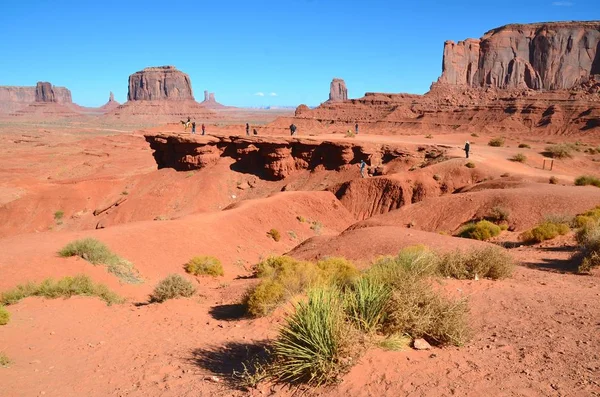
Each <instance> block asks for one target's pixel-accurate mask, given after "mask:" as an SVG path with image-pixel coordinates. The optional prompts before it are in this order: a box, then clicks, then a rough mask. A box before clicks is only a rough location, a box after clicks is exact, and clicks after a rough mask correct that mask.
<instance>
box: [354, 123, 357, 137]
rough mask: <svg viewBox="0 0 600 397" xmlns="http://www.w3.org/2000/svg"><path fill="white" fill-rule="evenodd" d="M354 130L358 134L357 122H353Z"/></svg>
mask: <svg viewBox="0 0 600 397" xmlns="http://www.w3.org/2000/svg"><path fill="white" fill-rule="evenodd" d="M354 132H355V133H356V135H358V123H356V124H354Z"/></svg>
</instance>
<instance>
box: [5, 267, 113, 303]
mask: <svg viewBox="0 0 600 397" xmlns="http://www.w3.org/2000/svg"><path fill="white" fill-rule="evenodd" d="M74 295H83V296H97V297H99V298H100V299H102V300H103V301H104V302H106V303H107V304H108V305H112V304H114V303H121V302H123V299H122V298H120V297H119V296H118V295H117V294H115V293H114V292H112V291H110V290H109V289H108V287H107V286H105V285H103V284H94V282H93V281H92V280H91V279H90V278H89V277H88V276H86V275H83V274H79V275H76V276H73V277H64V278H62V279H60V280H58V281H55V280H53V279H51V278H49V279H46V280H44V281H42V282H41V283H40V284H35V283H27V284H23V285H17V287H15V288H14V289H12V290H10V291H5V292H3V293H2V294H0V304H1V305H12V304H15V303H17V302H18V301H20V300H21V299H24V298H27V297H29V296H43V297H45V298H50V299H55V298H59V297H63V298H70V297H71V296H74Z"/></svg>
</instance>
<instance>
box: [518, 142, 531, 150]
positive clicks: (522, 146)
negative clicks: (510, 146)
mask: <svg viewBox="0 0 600 397" xmlns="http://www.w3.org/2000/svg"><path fill="white" fill-rule="evenodd" d="M519 149H531V146H529V145H528V144H526V143H519Z"/></svg>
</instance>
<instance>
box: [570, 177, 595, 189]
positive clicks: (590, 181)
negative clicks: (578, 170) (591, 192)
mask: <svg viewBox="0 0 600 397" xmlns="http://www.w3.org/2000/svg"><path fill="white" fill-rule="evenodd" d="M575 185H576V186H588V185H591V186H596V187H600V179H599V178H596V177H595V176H591V175H582V176H580V177H578V178H577V179H575Z"/></svg>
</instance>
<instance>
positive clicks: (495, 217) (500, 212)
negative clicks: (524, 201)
mask: <svg viewBox="0 0 600 397" xmlns="http://www.w3.org/2000/svg"><path fill="white" fill-rule="evenodd" d="M509 216H510V211H509V210H508V208H504V207H501V206H499V205H497V206H495V207H493V208H492V209H491V210H490V213H489V215H488V216H486V219H487V220H488V221H490V222H494V223H502V222H508V217H509Z"/></svg>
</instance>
